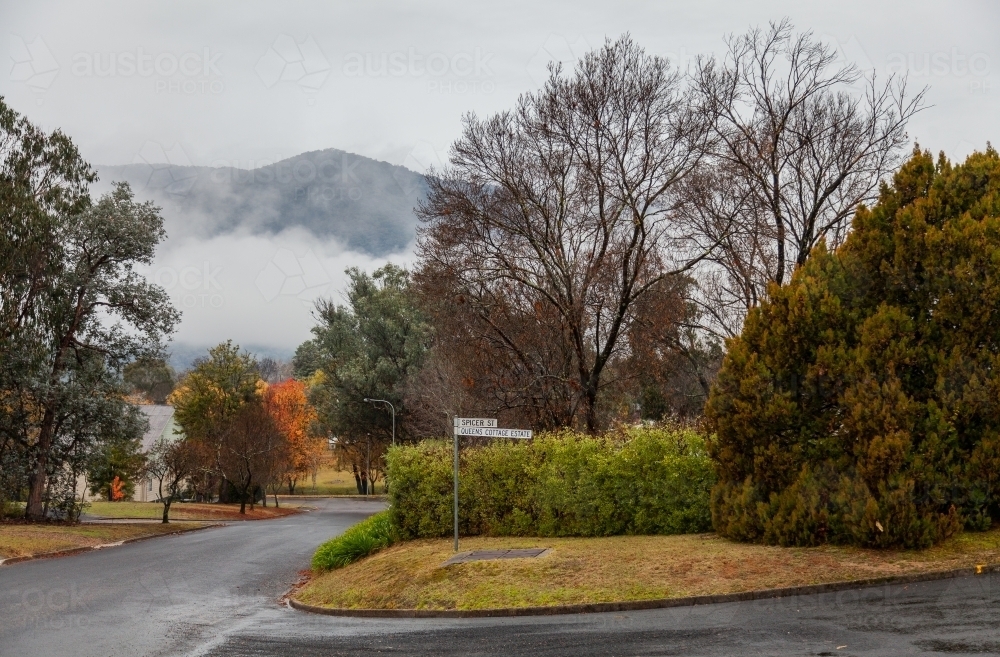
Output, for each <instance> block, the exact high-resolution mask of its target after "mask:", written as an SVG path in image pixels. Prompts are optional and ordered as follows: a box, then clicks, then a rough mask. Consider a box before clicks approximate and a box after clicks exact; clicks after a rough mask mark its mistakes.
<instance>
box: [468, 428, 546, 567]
mask: <svg viewBox="0 0 1000 657" xmlns="http://www.w3.org/2000/svg"><path fill="white" fill-rule="evenodd" d="M454 430H455V463H454V467H455V473H454V480H455V494H454V502H455V503H454V516H455V552H458V439H459V437H460V436H481V437H485V438H519V439H522V440H523V439H528V438H531V436H532V432H531V430H530V429H500V428H498V427H497V421H496V419H495V418H484V417H456V418H455V424H454Z"/></svg>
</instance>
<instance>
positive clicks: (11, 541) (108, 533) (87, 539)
mask: <svg viewBox="0 0 1000 657" xmlns="http://www.w3.org/2000/svg"><path fill="white" fill-rule="evenodd" d="M203 526H204V525H201V524H195V523H183V522H178V523H170V524H169V525H163V524H148V523H143V524H125V523H122V524H113V525H112V524H107V525H89V524H83V525H58V524H52V525H42V524H19V523H0V559H10V558H12V557H24V556H29V555H37V554H45V553H47V552H56V551H59V550H71V549H73V548H81V547H93V546H95V545H103V544H106V543H116V542H118V541H122V540H125V539H127V538H136V537H138V536H158V535H160V534H166V533H169V532H176V531H180V530H182V529H190V528H192V527H203Z"/></svg>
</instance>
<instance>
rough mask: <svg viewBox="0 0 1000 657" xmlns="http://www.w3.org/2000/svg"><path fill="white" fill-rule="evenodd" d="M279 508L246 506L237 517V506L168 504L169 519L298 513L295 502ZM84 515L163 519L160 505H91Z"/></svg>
mask: <svg viewBox="0 0 1000 657" xmlns="http://www.w3.org/2000/svg"><path fill="white" fill-rule="evenodd" d="M282 504H283V506H281V507H279V508H277V509H276V508H274V506H273V505H269V506H268V507H267V508H263V507H261V506H260V505H257V506H255V507H254V509H253V511H251V510H250V506H249V505H248V506H247V509H246V511H247V512H246V514H245V515H240V505H239V504H202V503H199V502H174V503H173V504H172V505H170V520H171V522H172V521H174V520H267V519H269V518H279V517H281V516H287V515H290V514H292V513H298V512H299V511H300V509H299V508H297V507H298V506H299V503H298V502H292V503H291V504H287V505H285V503H284V502H282ZM86 513H88V514H90V515H92V516H99V517H102V518H130V519H131V518H134V519H159V518H162V517H163V505H162V504H160V503H159V502H91V503H90V507H89V508H88V509H87V511H86Z"/></svg>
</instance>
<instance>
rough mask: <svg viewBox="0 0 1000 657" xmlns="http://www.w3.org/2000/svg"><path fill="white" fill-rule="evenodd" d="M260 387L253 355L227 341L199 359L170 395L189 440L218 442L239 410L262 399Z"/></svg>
mask: <svg viewBox="0 0 1000 657" xmlns="http://www.w3.org/2000/svg"><path fill="white" fill-rule="evenodd" d="M260 386H261V378H260V374H259V372H258V370H257V361H256V359H255V358H254V357H253V354H251V353H249V352H247V351H244V350H242V349H240V346H239V345H237V344H233V341H232V340H227V341H226V342H223V343H220V344H218V345H216V346H215V347H212V348H211V349H209V350H208V356H207V357H205V358H199V359H198V360H196V361H195V363H194V367H193V368H192V369H191V371H190V372H188V373H187V374H186V375H185V376H184V378H183V379H182V380H181V382H180V383H179V384H178V386H177V388H176V389H175V390H174V392H173V393H172V394H171V395H170V403H171V404H173V406H174V419H175V421H176V422H177V424H178V425H179V426H180V427H181V429H183V431H184V435H185V436H187V437H188V438H190V439H192V440H197V441H201V442H204V443H209V444H211V443H214V442H217V441H218V440H219V436H220V435H221V433H222V431H224V430H225V428H226V425H227V423H228V421H229V420H230V419H231V418H232V417H233V415H235V413H236V411H237V410H239V409H240V407H242V406H243V405H244V404H246V403H247V402H250V401H254V400H256V399H257V398H258V396H259V393H260Z"/></svg>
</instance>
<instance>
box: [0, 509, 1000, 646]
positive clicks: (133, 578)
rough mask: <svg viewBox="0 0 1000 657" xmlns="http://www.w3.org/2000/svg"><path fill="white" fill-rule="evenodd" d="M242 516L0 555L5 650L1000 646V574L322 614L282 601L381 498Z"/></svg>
mask: <svg viewBox="0 0 1000 657" xmlns="http://www.w3.org/2000/svg"><path fill="white" fill-rule="evenodd" d="M317 505H319V506H320V507H321V508H320V510H319V511H315V512H312V513H307V514H301V515H297V516H291V517H288V518H283V519H279V520H270V521H263V522H246V523H237V524H232V525H230V526H227V527H223V528H215V529H207V530H204V531H201V532H194V533H191V534H182V535H178V536H171V537H165V538H160V539H154V540H150V541H145V542H140V543H135V544H131V545H124V546H121V547H117V548H111V549H107V550H100V551H97V552H90V553H85V554H82V555H78V556H74V557H68V558H62V559H49V560H41V561H35V562H27V563H21V564H14V565H11V566H4V567H0V655H2V656H3V657H7V656H8V655H11V656H13V655H18V656H20V655H27V656H34V655H40V656H61V655H114V656H115V657H122V656H125V655H289V656H291V655H296V656H303V657H311V656H318V655H366V656H371V655H383V654H384V655H456V656H458V655H461V656H466V655H551V656H553V657H555V656H559V657H576V656H584V655H623V656H624V655H837V656H840V655H915V654H939V655H940V654H947V655H961V654H977V655H981V654H1000V575H998V574H993V575H982V576H978V577H968V578H962V579H953V580H944V581H939V582H930V583H924V584H916V585H910V586H908V587H902V586H897V587H881V588H872V589H864V590H859V591H843V592H839V593H830V594H825V595H812V596H801V597H795V598H784V599H777V600H762V601H758V602H748V603H733V604H724V605H707V606H702V607H689V608H678V609H664V610H652V611H642V612H631V613H613V614H590V615H577V616H550V617H536V618H512V619H475V620H471V619H470V620H461V619H456V620H386V619H350V618H335V617H327V616H316V615H312V614H306V613H302V612H298V611H295V610H292V609H289V608H287V607H283V606H281V605H280V604H279V602H278V600H279V598H280V596H281V595H282V593H284V592H285V591H286V590H287V589H288V587H289V586H290V585H291V584H292V583H293V582H294V581H295V580H296V578H297V576H298V571H300V570H302V569H304V568H307V567H308V563H309V557H310V555H311V554H312V551H313V550H314V549H315V547H316V545H317V544H319V543H320V542H322V541H323V540H324V539H326V538H327V537H329V536H331V535H334V534H337V533H339V532H340V531H342V530H343V529H345V528H346V527H348V526H349V525H351V524H353V523H355V522H357V521H358V520H360V519H361V518H363V517H364V516H366V515H367V514H369V513H371V512H372V511H374V510H376V509H377V508H381V507H380V506H378V504H377V503H372V502H365V501H346V500H339V501H334V500H324V501H322V502H317Z"/></svg>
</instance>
